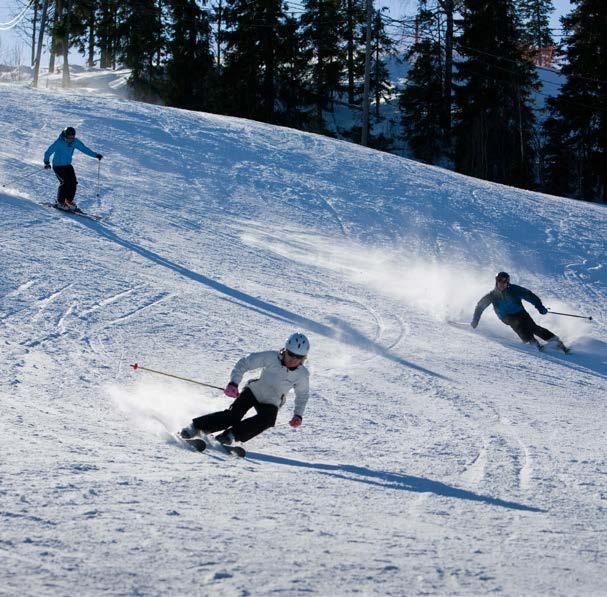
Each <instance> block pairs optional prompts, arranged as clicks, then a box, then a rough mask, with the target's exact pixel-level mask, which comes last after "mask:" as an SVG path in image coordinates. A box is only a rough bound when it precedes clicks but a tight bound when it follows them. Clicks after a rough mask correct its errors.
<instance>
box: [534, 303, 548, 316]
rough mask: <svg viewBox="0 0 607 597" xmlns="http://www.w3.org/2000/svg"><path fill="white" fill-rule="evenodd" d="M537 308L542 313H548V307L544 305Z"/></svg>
mask: <svg viewBox="0 0 607 597" xmlns="http://www.w3.org/2000/svg"><path fill="white" fill-rule="evenodd" d="M537 310H538V311H539V312H540V315H546V313H548V309H546V307H544V305H540V306H539V307H538V308H537Z"/></svg>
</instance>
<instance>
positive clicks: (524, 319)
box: [502, 311, 555, 343]
mask: <svg viewBox="0 0 607 597" xmlns="http://www.w3.org/2000/svg"><path fill="white" fill-rule="evenodd" d="M502 321H503V322H504V323H505V324H506V325H509V326H510V327H511V328H512V329H513V330H514V331H515V332H516V333H517V334H518V336H519V338H520V339H521V340H522V341H523V342H525V343H529V342H533V341H534V336H539V337H540V338H541V339H542V340H545V341H546V342H548V340H552V338H555V334H553V333H552V332H551V331H550V330H547V329H546V328H543V327H540V326H539V325H537V323H535V321H533V319H531V315H529V313H527V311H521V312H520V313H516V314H515V315H506V316H504V317H503V318H502Z"/></svg>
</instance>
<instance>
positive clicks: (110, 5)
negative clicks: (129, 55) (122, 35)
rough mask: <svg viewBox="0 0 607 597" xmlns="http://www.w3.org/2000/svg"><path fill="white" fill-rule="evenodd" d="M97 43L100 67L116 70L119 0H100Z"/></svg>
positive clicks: (96, 30) (96, 29)
mask: <svg viewBox="0 0 607 597" xmlns="http://www.w3.org/2000/svg"><path fill="white" fill-rule="evenodd" d="M98 1H99V7H98V12H97V21H96V28H95V33H96V43H97V47H98V48H99V52H100V57H99V66H100V67H101V68H116V63H117V60H118V47H119V39H118V19H117V11H118V0H98Z"/></svg>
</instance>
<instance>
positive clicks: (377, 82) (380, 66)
mask: <svg viewBox="0 0 607 597" xmlns="http://www.w3.org/2000/svg"><path fill="white" fill-rule="evenodd" d="M393 50H394V42H393V41H392V38H391V37H390V36H389V35H388V34H387V33H386V28H385V26H384V22H383V20H382V17H381V12H380V11H379V10H378V11H376V12H375V15H374V18H373V29H372V48H371V65H370V66H371V77H370V83H369V90H370V94H371V96H372V97H373V98H374V99H375V116H376V118H379V117H380V112H379V108H380V105H381V101H382V100H385V99H388V98H389V97H390V93H391V91H392V82H391V81H390V73H389V72H388V68H387V67H386V63H385V60H384V57H385V56H388V55H389V54H390V53H391V52H393Z"/></svg>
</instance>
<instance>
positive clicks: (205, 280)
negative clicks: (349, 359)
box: [66, 214, 448, 379]
mask: <svg viewBox="0 0 607 597" xmlns="http://www.w3.org/2000/svg"><path fill="white" fill-rule="evenodd" d="M66 217H70V216H69V215H67V214H66ZM73 217H74V218H78V216H73ZM78 222H79V223H81V224H82V225H83V226H86V227H87V228H90V229H91V230H93V231H94V232H96V233H97V234H98V235H99V236H102V237H104V238H106V239H107V240H108V241H111V242H113V243H116V244H117V245H120V246H121V247H124V248H125V249H128V250H129V251H133V252H134V253H137V254H138V255H141V256H142V257H144V258H145V259H148V260H149V261H151V262H153V263H155V264H157V265H160V266H162V267H165V268H167V269H169V270H171V271H173V272H175V273H177V274H179V275H181V276H184V277H185V278H189V279H190V280H193V281H194V282H198V283H199V284H203V285H204V286H207V287H208V288H211V289H213V290H215V291H217V292H220V293H222V294H224V295H226V296H227V297H230V299H228V300H232V301H233V302H237V303H238V304H240V305H242V306H243V307H246V308H249V309H252V310H254V311H257V312H259V313H262V314H265V315H267V316H268V317H272V318H274V319H279V320H281V321H285V322H290V323H292V324H294V325H295V326H298V327H302V328H305V329H307V330H310V331H312V332H314V333H316V334H319V335H322V336H325V337H327V338H332V339H335V340H338V341H340V342H345V343H347V344H350V345H352V346H356V347H357V348H362V349H364V350H367V351H369V352H372V353H374V354H377V355H379V356H382V357H384V358H386V359H388V360H391V361H394V362H396V363H398V364H399V365H403V366H405V367H409V368H411V369H414V370H416V371H419V372H420V373H424V374H426V375H430V376H432V377H437V378H440V379H448V378H447V377H445V376H444V375H441V374H440V373H437V372H435V371H432V370H430V369H426V368H425V367H422V366H421V365H417V364H415V363H413V362H411V361H408V360H406V359H403V358H401V357H398V356H396V355H394V354H392V353H391V352H390V351H389V350H387V349H386V348H384V347H383V346H380V345H379V344H377V343H376V342H373V341H372V340H370V339H369V338H367V337H366V336H365V335H364V334H361V333H360V332H358V331H356V330H353V329H352V328H345V327H343V326H342V327H341V328H340V329H336V328H334V327H331V326H328V325H325V324H322V323H319V322H317V321H314V320H312V319H309V318H307V317H304V316H303V315H298V314H297V313H294V312H292V311H289V310H288V309H284V308H282V307H279V306H277V305H274V304H272V303H270V302H268V301H264V300H262V299H259V298H256V297H254V296H251V295H250V294H247V293H245V292H242V291H240V290H238V289H236V288H232V287H230V286H227V285H225V284H222V283H221V282H218V281H217V280H213V279H212V278H209V277H208V276H205V275H203V274H199V273H197V272H194V271H192V270H190V269H188V268H186V267H183V266H181V265H179V264H178V263H175V262H174V261H171V260H170V259H167V258H165V257H162V256H161V255H158V253H154V252H153V251H150V250H149V249H145V248H144V247H142V246H140V245H138V244H136V243H134V242H131V241H129V240H126V239H124V238H121V237H120V236H118V235H117V234H116V233H115V232H112V231H111V230H109V229H108V228H106V227H105V226H104V225H103V224H102V223H101V222H95V221H93V220H88V219H85V218H79V219H78Z"/></svg>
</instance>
